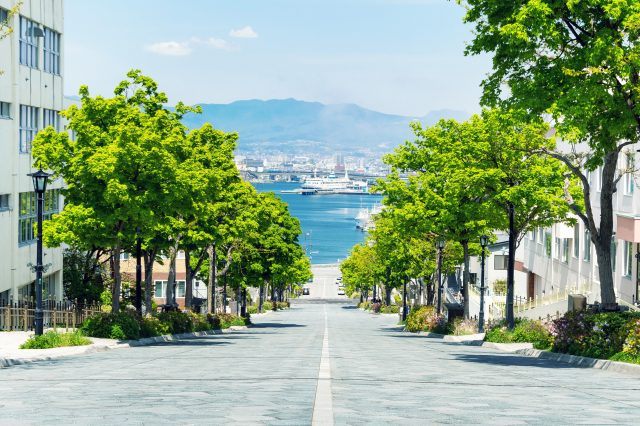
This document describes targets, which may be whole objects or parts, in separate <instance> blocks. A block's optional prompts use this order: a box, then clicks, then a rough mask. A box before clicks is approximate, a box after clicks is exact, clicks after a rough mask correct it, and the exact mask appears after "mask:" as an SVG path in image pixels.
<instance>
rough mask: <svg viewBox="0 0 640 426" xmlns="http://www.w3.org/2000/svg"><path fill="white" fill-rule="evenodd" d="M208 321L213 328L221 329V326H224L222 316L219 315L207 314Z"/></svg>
mask: <svg viewBox="0 0 640 426" xmlns="http://www.w3.org/2000/svg"><path fill="white" fill-rule="evenodd" d="M207 322H208V323H209V326H210V327H211V329H212V330H220V328H222V324H221V323H220V318H219V317H218V316H217V315H214V314H207Z"/></svg>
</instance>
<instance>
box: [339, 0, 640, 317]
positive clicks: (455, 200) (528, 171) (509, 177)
mask: <svg viewBox="0 0 640 426" xmlns="http://www.w3.org/2000/svg"><path fill="white" fill-rule="evenodd" d="M458 3H460V4H462V5H463V6H464V7H465V8H466V10H467V13H466V16H465V21H466V22H468V23H471V24H473V25H474V39H473V40H472V42H471V43H470V44H469V45H468V47H467V50H466V53H467V54H470V55H476V54H483V53H488V54H491V55H492V57H493V70H492V72H491V73H490V74H489V75H488V77H487V78H486V79H485V80H484V81H483V83H482V88H483V97H482V104H483V105H484V106H485V107H486V108H487V109H485V110H483V112H482V114H480V115H477V116H474V117H472V118H471V119H469V120H468V121H466V122H464V123H458V122H456V121H454V120H444V121H441V122H440V123H438V124H437V125H435V126H433V127H430V128H426V129H423V128H422V127H421V126H420V125H419V124H413V130H414V133H415V135H416V140H415V141H413V142H407V143H405V144H404V145H403V146H401V147H400V148H398V149H397V150H396V151H395V152H394V153H393V154H391V155H388V156H387V157H386V162H387V163H388V164H390V165H391V166H392V168H393V169H394V171H395V172H396V173H395V174H392V175H391V176H390V177H389V178H388V179H386V180H384V181H382V182H381V183H380V185H379V189H380V190H381V191H382V192H383V193H384V194H385V195H386V198H385V205H386V207H387V208H386V209H385V211H384V212H383V213H382V214H381V215H380V217H379V218H378V220H377V221H376V231H375V232H373V233H372V236H371V238H370V243H369V244H370V245H368V246H367V247H369V248H364V247H359V248H356V249H354V251H353V253H352V256H351V258H350V259H349V260H348V261H347V262H346V266H345V267H344V269H343V273H345V274H347V275H349V273H350V272H349V270H350V269H354V268H355V269H358V267H357V265H358V264H360V263H361V262H358V261H356V259H357V258H358V256H360V255H361V254H360V253H361V252H363V251H364V252H367V251H369V252H375V253H378V256H377V257H371V259H377V260H379V262H378V263H379V267H378V268H374V267H373V266H372V265H370V264H367V269H366V270H371V271H375V274H374V276H375V277H377V278H378V279H382V280H384V282H385V283H386V284H387V285H388V286H390V287H393V286H395V285H396V284H397V283H398V281H397V280H396V281H394V280H393V279H392V278H393V276H394V274H395V276H397V277H404V278H402V279H404V280H407V279H409V277H414V278H415V277H429V276H430V277H431V278H432V275H431V274H432V271H434V269H435V264H434V259H435V256H434V253H433V251H434V249H433V247H434V244H433V242H434V241H435V240H436V239H438V238H445V239H446V240H447V241H448V246H447V249H445V253H446V252H447V250H448V253H449V258H450V260H452V261H453V264H464V269H463V270H464V275H463V293H464V301H465V313H466V314H467V315H468V282H469V275H468V264H469V256H470V255H472V254H473V253H477V251H478V247H477V244H476V242H477V241H478V239H479V236H480V235H482V234H484V233H490V232H492V231H493V230H504V231H507V233H508V235H509V264H508V280H507V318H508V319H509V322H510V323H511V324H513V283H514V260H515V256H514V253H515V250H516V247H517V245H518V244H519V242H520V240H521V239H522V237H523V236H524V235H525V234H526V232H527V231H529V230H532V229H535V228H536V227H539V226H542V227H546V226H549V225H551V224H552V223H554V222H562V221H565V222H570V223H571V222H574V221H575V220H581V221H582V222H583V223H584V224H585V227H586V229H588V230H589V233H590V236H591V242H592V243H593V244H594V246H595V249H596V253H597V261H598V273H599V281H600V288H601V293H600V299H601V302H602V303H603V305H604V306H605V307H611V308H613V307H615V305H616V298H615V292H614V281H613V271H612V267H611V265H612V258H611V246H612V245H611V241H612V238H613V195H614V194H615V192H616V188H617V184H618V182H619V181H620V179H621V177H622V176H623V175H624V174H626V173H634V172H635V166H634V164H635V161H634V159H633V151H630V148H631V147H630V146H631V145H633V144H636V143H637V142H638V138H639V136H640V107H639V106H638V102H637V101H638V96H639V95H640V74H639V73H640V57H639V56H638V55H637V50H638V47H639V46H638V37H639V35H640V26H639V25H638V22H640V5H639V4H638V2H637V1H634V0H622V1H617V2H611V1H608V0H593V1H589V2H568V1H565V0H516V1H513V0H458ZM546 123H551V128H549V127H548V125H547V124H546ZM556 141H558V143H556ZM625 155H626V157H625ZM598 168H599V170H601V189H600V200H599V206H598V207H599V208H598V209H594V207H593V206H592V195H591V194H592V189H591V179H590V177H589V175H590V174H591V173H592V172H594V171H595V170H596V169H598ZM398 172H407V173H408V174H409V178H408V180H407V181H403V180H401V179H400V178H399V175H398ZM570 214H571V215H570ZM381 225H382V228H383V229H384V228H388V227H389V226H390V228H391V229H392V232H390V233H388V232H380V231H379V230H378V227H379V226H381ZM419 242H428V244H427V247H428V248H426V249H424V250H420V249H419V247H421V246H422V245H421V244H420V243H419ZM449 246H451V247H450V248H449ZM455 246H457V247H458V248H459V249H456V248H455ZM384 247H394V250H395V252H394V253H393V254H391V253H386V250H385V248H384ZM458 252H461V256H460V257H459V258H458V257H457V256H458V255H457V253H458ZM390 256H397V257H398V259H396V260H397V261H400V260H401V261H400V262H399V263H394V264H395V265H396V267H397V268H398V271H395V272H394V271H393V270H392V269H391V270H390V269H389V266H384V265H383V264H384V262H386V261H388V259H390ZM417 265H422V266H417ZM391 268H393V266H391ZM445 270H446V268H445ZM381 271H385V272H386V273H382V272H381ZM350 276H353V277H357V275H354V274H351V275H350ZM356 281H357V279H356V278H354V283H355V282H356ZM368 282H369V281H366V280H365V281H362V284H359V285H360V286H367V285H368Z"/></svg>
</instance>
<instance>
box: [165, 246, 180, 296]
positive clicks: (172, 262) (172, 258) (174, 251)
mask: <svg viewBox="0 0 640 426" xmlns="http://www.w3.org/2000/svg"><path fill="white" fill-rule="evenodd" d="M177 255H178V247H177V244H175V245H172V246H170V247H169V277H168V278H167V288H166V289H165V298H164V303H165V304H167V305H175V292H174V287H175V284H176V257H177Z"/></svg>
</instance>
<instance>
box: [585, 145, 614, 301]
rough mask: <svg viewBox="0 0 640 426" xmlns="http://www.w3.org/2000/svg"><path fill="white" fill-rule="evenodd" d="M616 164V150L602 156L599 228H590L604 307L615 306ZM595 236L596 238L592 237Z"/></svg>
mask: <svg viewBox="0 0 640 426" xmlns="http://www.w3.org/2000/svg"><path fill="white" fill-rule="evenodd" d="M617 164H618V153H617V151H615V152H612V153H609V154H607V155H606V156H605V158H604V165H603V169H602V189H601V191H600V229H599V230H595V231H597V232H594V230H591V235H592V240H593V243H594V245H595V247H596V253H597V255H598V273H599V278H600V298H601V302H602V305H603V307H604V308H605V309H614V308H615V307H616V293H615V284H614V281H613V267H612V265H613V263H612V262H615V261H616V259H612V258H611V254H612V253H611V243H612V238H613V194H614V192H615V190H616V188H615V183H614V182H615V174H616V168H617ZM585 201H586V200H585ZM595 236H597V238H594V237H595Z"/></svg>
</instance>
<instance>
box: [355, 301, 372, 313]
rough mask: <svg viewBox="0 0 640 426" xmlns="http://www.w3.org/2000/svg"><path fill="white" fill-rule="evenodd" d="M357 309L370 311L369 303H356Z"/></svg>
mask: <svg viewBox="0 0 640 426" xmlns="http://www.w3.org/2000/svg"><path fill="white" fill-rule="evenodd" d="M358 308H361V309H364V310H365V311H368V310H369V309H371V302H369V301H368V300H365V301H364V302H362V303H358Z"/></svg>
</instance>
